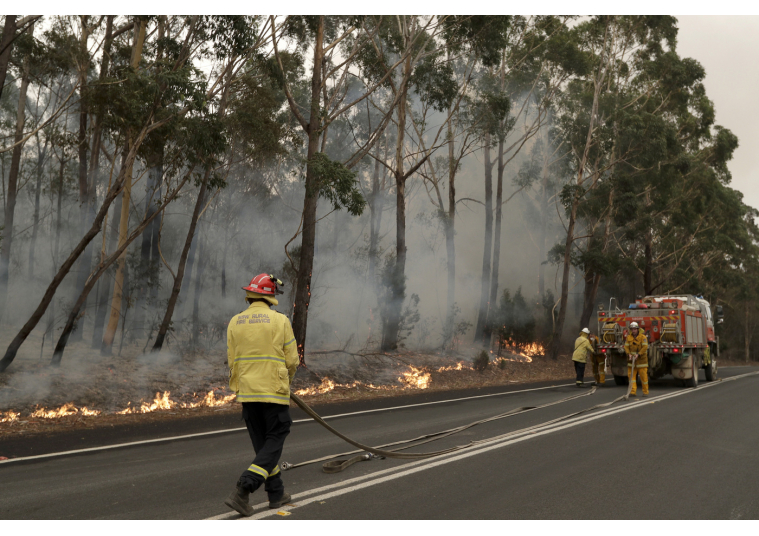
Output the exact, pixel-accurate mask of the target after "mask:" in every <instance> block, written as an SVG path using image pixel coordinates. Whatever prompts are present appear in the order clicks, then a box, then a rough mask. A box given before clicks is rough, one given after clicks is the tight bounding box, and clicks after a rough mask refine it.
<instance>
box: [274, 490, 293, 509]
mask: <svg viewBox="0 0 759 536" xmlns="http://www.w3.org/2000/svg"><path fill="white" fill-rule="evenodd" d="M290 499H292V497H290V494H289V493H287V492H285V493H283V494H282V498H280V499H279V500H278V501H272V500H271V499H269V508H281V507H282V506H284V505H286V504H287V503H289V502H290Z"/></svg>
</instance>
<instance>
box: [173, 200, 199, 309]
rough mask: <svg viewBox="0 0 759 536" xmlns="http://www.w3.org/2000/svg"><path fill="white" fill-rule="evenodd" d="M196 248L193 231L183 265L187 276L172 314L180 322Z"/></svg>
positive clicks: (188, 289) (196, 239)
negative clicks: (185, 263) (185, 261)
mask: <svg viewBox="0 0 759 536" xmlns="http://www.w3.org/2000/svg"><path fill="white" fill-rule="evenodd" d="M204 201H205V200H204V199H201V200H200V206H201V210H202V207H203V203H204ZM197 225H200V223H197ZM197 250H198V233H195V235H194V236H193V237H192V242H191V243H190V252H189V253H188V254H187V266H186V267H185V275H186V276H187V277H184V278H183V280H182V287H181V288H180V289H179V296H180V297H181V299H180V300H179V301H178V302H177V305H176V310H175V311H174V314H175V315H176V318H177V322H182V321H184V319H185V315H184V307H185V303H186V300H187V297H188V296H189V295H190V285H191V284H192V270H193V268H195V257H196V256H197V255H196V252H197Z"/></svg>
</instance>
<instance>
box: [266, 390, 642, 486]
mask: <svg viewBox="0 0 759 536" xmlns="http://www.w3.org/2000/svg"><path fill="white" fill-rule="evenodd" d="M630 389H632V386H631V385H630V386H629V387H628V389H627V394H626V395H624V396H620V397H619V398H615V399H614V400H612V401H611V402H605V403H603V404H597V405H595V406H592V407H590V408H586V409H583V410H580V411H576V412H574V413H570V414H569V415H564V416H563V417H559V418H557V419H553V420H550V421H548V422H544V423H540V424H536V425H534V426H529V427H527V428H522V429H520V430H515V431H512V432H508V433H506V434H502V435H499V436H496V437H491V438H487V439H480V440H477V441H470V442H469V443H467V444H466V445H459V446H456V447H451V448H448V449H443V450H438V451H433V452H418V453H417V452H407V453H402V452H398V451H400V450H404V449H408V448H412V447H418V446H419V445H423V444H425V443H429V442H431V441H437V440H438V439H442V438H444V437H448V436H451V435H453V434H456V433H458V432H461V431H463V430H466V429H468V428H471V427H473V426H477V425H478V424H483V423H487V422H491V421H495V420H498V419H503V418H506V417H510V416H512V415H516V414H518V413H524V412H526V411H532V410H536V409H542V408H547V407H549V406H554V405H557V404H562V403H564V402H568V401H570V400H574V399H577V398H581V397H585V396H590V395H592V394H593V393H595V392H596V387H595V386H594V387H593V388H592V389H591V390H590V391H588V392H586V393H580V394H576V395H572V396H569V397H566V398H563V399H561V400H558V401H556V402H549V403H547V404H542V405H540V406H523V407H519V408H515V409H512V410H509V411H507V412H505V413H501V414H499V415H495V416H493V417H488V418H486V419H482V420H479V421H475V422H472V423H469V424H465V425H463V426H458V427H456V428H451V429H449V430H443V431H442V432H435V433H431V434H426V435H422V436H419V437H415V438H413V439H406V440H402V441H395V442H393V443H386V444H384V445H380V446H378V447H370V446H367V445H364V444H362V443H359V442H358V441H354V440H353V439H351V438H349V437H348V436H346V435H344V434H342V433H340V432H339V431H337V430H335V429H334V428H333V427H332V426H330V425H329V424H327V423H326V422H325V421H324V419H322V417H321V416H319V414H318V413H316V412H315V411H314V410H313V409H312V408H311V407H310V406H309V405H308V404H306V403H305V402H304V401H303V400H301V398H300V397H299V396H298V395H296V394H294V393H292V392H291V393H290V398H291V399H292V400H293V402H295V404H296V405H297V406H298V407H299V408H300V409H302V410H303V411H304V412H305V413H306V414H307V415H308V416H309V417H311V418H312V419H314V420H315V421H316V422H318V423H319V424H321V425H322V426H323V427H324V428H326V429H327V430H329V431H330V432H332V433H333V434H335V435H336V436H338V437H339V438H341V439H343V440H344V441H346V442H347V443H350V444H351V445H353V446H354V447H357V448H358V449H359V450H353V451H350V452H343V453H340V454H332V455H329V456H324V457H321V458H316V459H313V460H308V461H305V462H300V463H296V464H291V463H287V462H282V465H281V468H282V470H283V471H287V470H289V469H294V468H296V467H303V466H305V465H311V464H314V463H318V462H326V463H324V464H323V465H322V471H324V472H325V473H339V472H341V471H344V470H345V469H347V468H348V467H350V466H351V465H353V464H354V463H358V462H361V461H369V460H371V459H373V458H378V459H382V458H396V459H402V460H419V459H424V458H432V457H435V456H441V455H443V454H448V453H450V452H456V451H458V450H463V449H467V448H471V447H474V446H477V445H483V444H486V443H492V442H494V441H499V440H501V439H504V438H507V437H509V436H514V435H519V434H523V433H525V432H529V431H531V430H534V429H536V428H542V427H544V426H549V425H551V424H555V423H558V422H561V421H565V420H567V419H570V418H572V417H576V416H577V415H581V414H583V413H587V412H589V411H593V410H595V409H601V408H605V407H608V406H611V405H612V404H615V403H617V402H619V401H621V400H627V399H628V397H629V395H630ZM408 443H413V444H411V445H409V444H408ZM396 445H405V446H401V447H398V448H394V449H392V450H383V449H384V448H385V447H394V446H396ZM361 452H365V453H366V454H359V455H358V456H353V457H352V458H348V459H347V460H336V459H335V458H340V457H343V456H349V455H351V454H358V453H361Z"/></svg>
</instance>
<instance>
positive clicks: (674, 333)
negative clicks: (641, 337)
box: [597, 295, 723, 387]
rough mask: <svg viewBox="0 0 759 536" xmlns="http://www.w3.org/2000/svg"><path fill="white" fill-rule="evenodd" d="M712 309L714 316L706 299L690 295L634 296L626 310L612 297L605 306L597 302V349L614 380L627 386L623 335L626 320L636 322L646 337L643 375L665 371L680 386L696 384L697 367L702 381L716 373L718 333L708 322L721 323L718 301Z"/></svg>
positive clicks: (627, 327) (624, 336) (657, 376)
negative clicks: (645, 369) (604, 359)
mask: <svg viewBox="0 0 759 536" xmlns="http://www.w3.org/2000/svg"><path fill="white" fill-rule="evenodd" d="M612 303H614V307H613V308H612ZM714 313H715V316H716V319H715V318H714V317H713V316H712V309H711V306H710V305H709V302H708V301H706V300H705V299H703V297H696V296H691V295H680V296H674V295H673V296H670V295H666V296H645V297H639V298H638V299H636V300H635V303H631V304H630V305H629V307H628V308H627V309H620V308H619V307H618V306H617V301H616V299H615V298H612V299H611V300H609V308H608V309H605V308H604V306H603V304H599V306H598V332H597V333H598V334H599V338H598V345H597V351H598V352H600V353H602V354H606V355H607V356H608V357H607V363H608V364H609V366H610V367H611V371H612V374H614V381H615V382H616V384H617V385H627V383H628V379H627V364H628V362H627V356H626V355H625V348H624V346H625V339H627V335H628V333H629V332H630V328H629V326H630V323H632V322H637V323H638V325H639V326H640V329H641V330H642V331H643V332H644V333H645V334H646V337H647V338H648V374H649V377H650V378H652V379H657V378H661V377H662V376H664V375H667V374H671V375H672V376H674V378H675V380H678V381H680V382H682V383H683V384H684V385H685V386H687V387H696V386H697V385H698V371H699V369H704V375H705V376H706V381H714V380H715V379H716V378H717V358H718V357H719V337H717V336H716V335H715V333H714V326H715V322H716V323H717V324H719V323H721V322H722V316H723V313H722V306H721V305H718V306H716V308H715V310H714Z"/></svg>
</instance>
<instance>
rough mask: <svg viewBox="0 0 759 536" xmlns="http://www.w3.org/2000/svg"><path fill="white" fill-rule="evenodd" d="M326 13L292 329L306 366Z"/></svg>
mask: <svg viewBox="0 0 759 536" xmlns="http://www.w3.org/2000/svg"><path fill="white" fill-rule="evenodd" d="M323 46H324V16H323V15H322V16H319V24H318V27H317V30H316V39H315V41H314V63H313V73H312V76H311V110H310V112H311V113H310V116H309V123H308V149H307V153H306V162H307V164H306V195H305V197H304V199H303V235H302V238H301V251H300V262H299V263H298V282H297V286H296V289H295V305H294V309H295V311H294V313H293V332H294V334H295V339H296V341H297V344H298V355H299V357H300V364H301V366H305V364H306V360H305V348H306V328H307V324H308V305H309V303H310V301H311V275H312V272H313V268H314V246H315V244H316V208H317V203H318V200H319V193H318V185H317V184H316V181H317V178H316V176H315V173H314V170H313V169H312V159H313V156H314V155H315V154H316V152H317V151H318V149H319V134H320V132H319V128H320V126H321V119H320V106H319V103H320V95H321V85H322V73H321V68H322V58H323V57H324V49H323Z"/></svg>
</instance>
